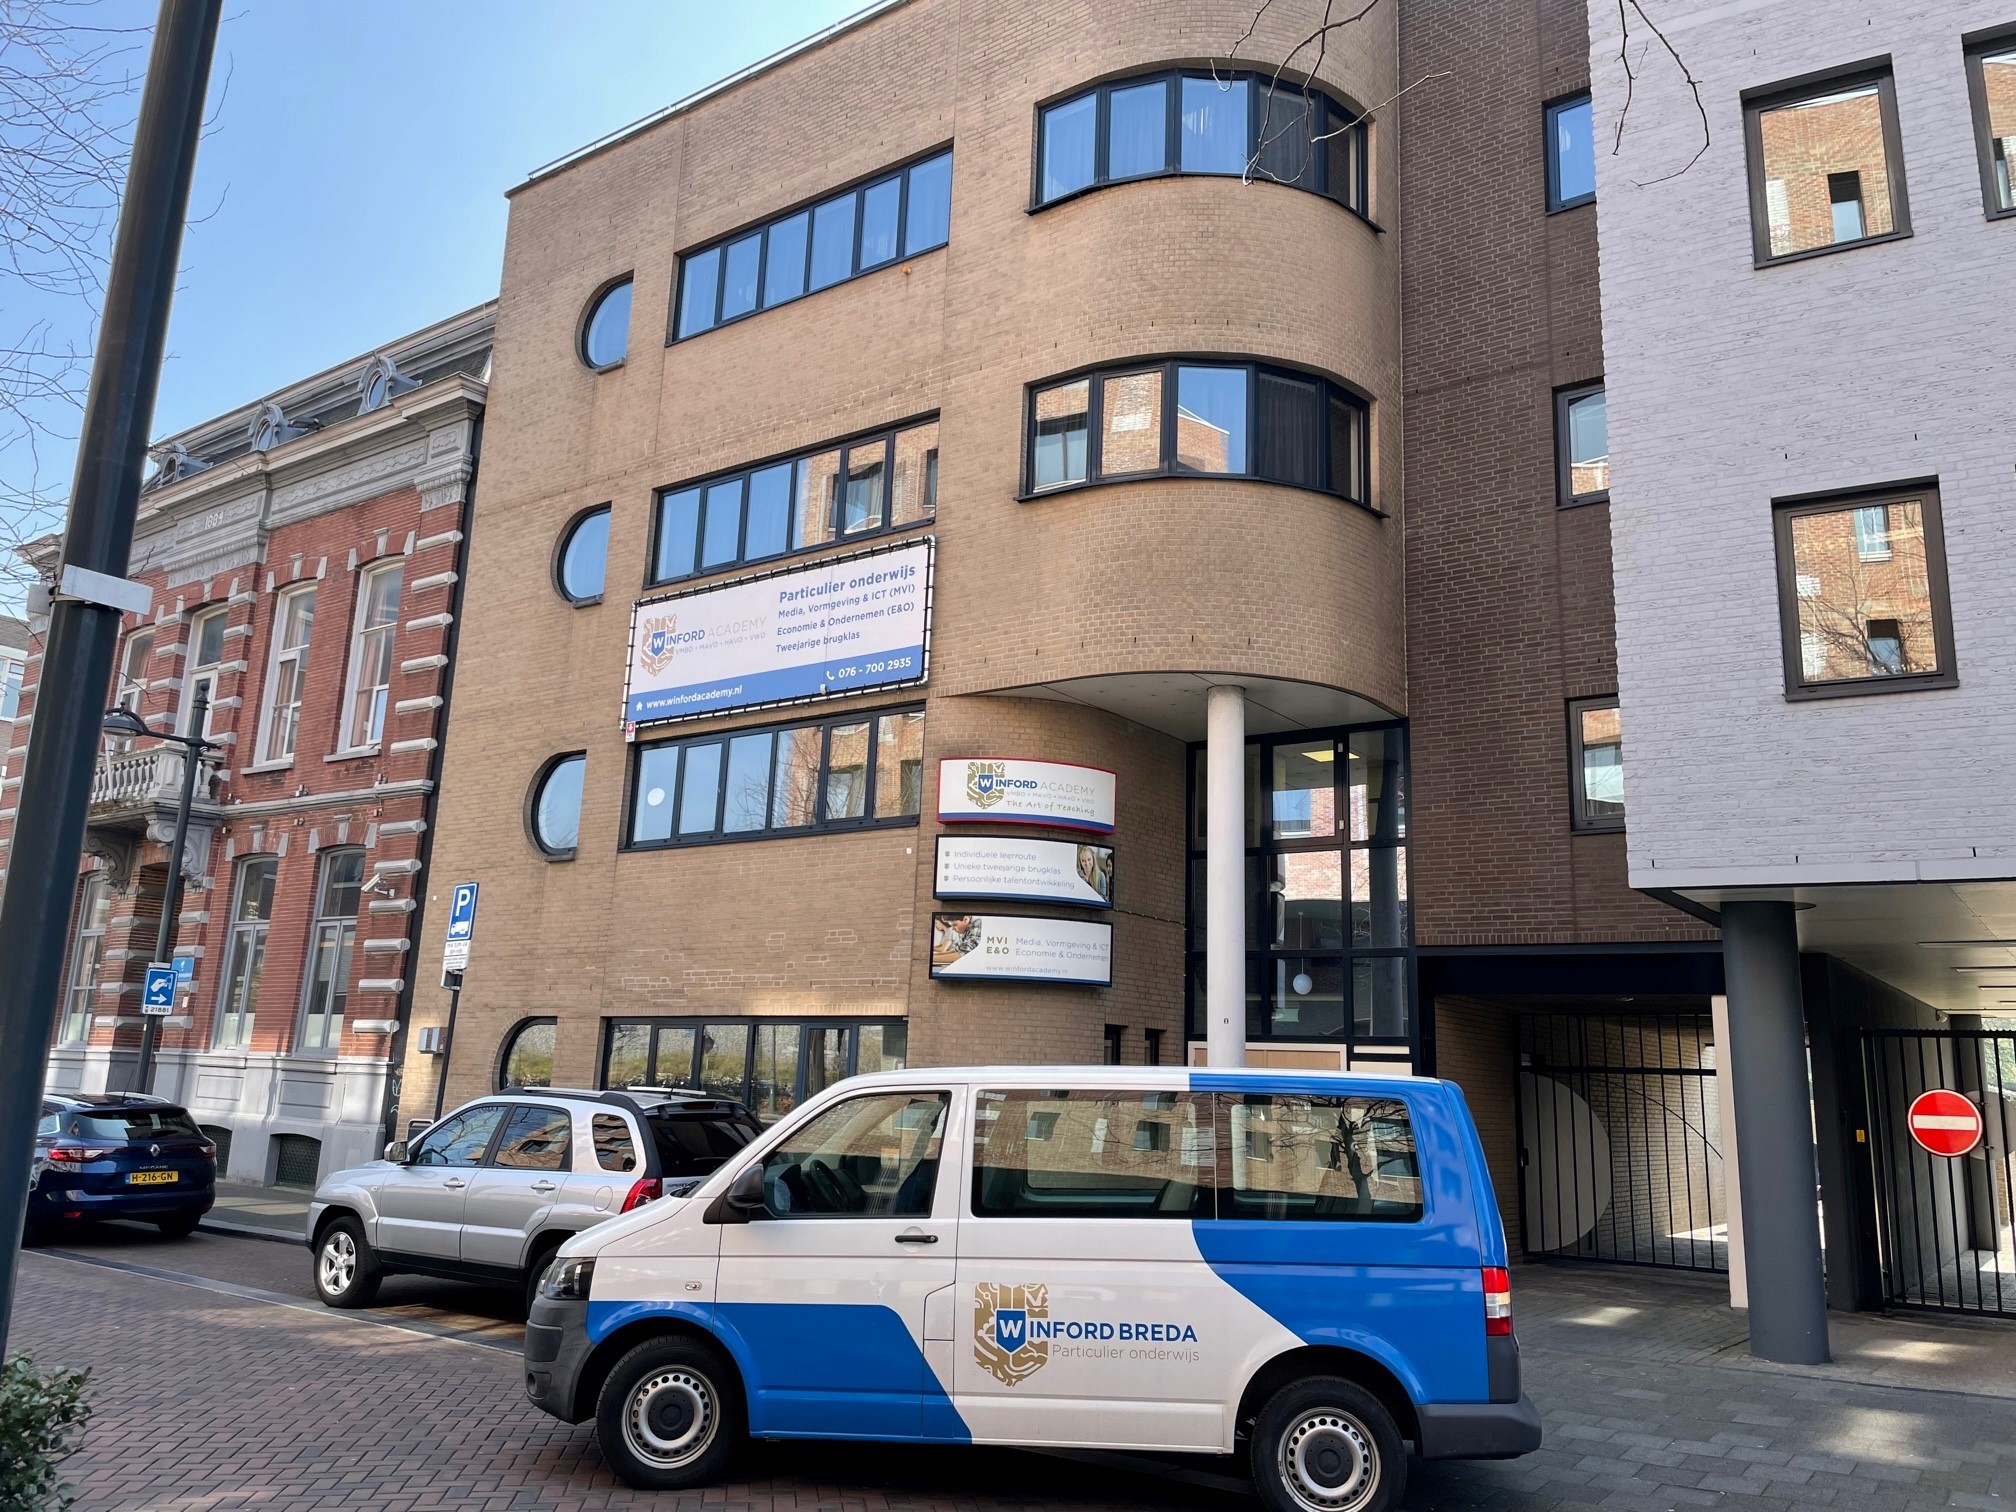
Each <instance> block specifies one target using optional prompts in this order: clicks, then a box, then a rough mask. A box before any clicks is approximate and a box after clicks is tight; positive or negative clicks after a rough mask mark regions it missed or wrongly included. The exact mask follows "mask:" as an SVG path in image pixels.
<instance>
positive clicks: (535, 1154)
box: [490, 1106, 574, 1171]
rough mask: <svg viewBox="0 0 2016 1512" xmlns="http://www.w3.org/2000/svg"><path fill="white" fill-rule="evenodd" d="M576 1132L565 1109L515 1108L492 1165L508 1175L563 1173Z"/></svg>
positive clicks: (506, 1121)
mask: <svg viewBox="0 0 2016 1512" xmlns="http://www.w3.org/2000/svg"><path fill="white" fill-rule="evenodd" d="M573 1132H574V1120H573V1117H572V1115H570V1114H569V1113H568V1112H567V1110H566V1109H565V1108H535V1107H531V1106H526V1107H519V1108H513V1109H512V1110H511V1116H510V1117H509V1118H507V1119H505V1120H504V1132H503V1133H502V1134H500V1135H499V1136H498V1137H497V1152H496V1154H494V1155H492V1156H491V1157H490V1163H491V1164H492V1165H493V1166H499V1167H501V1168H503V1169H504V1170H507V1171H564V1170H566V1169H567V1146H568V1145H569V1143H571V1137H572V1135H573Z"/></svg>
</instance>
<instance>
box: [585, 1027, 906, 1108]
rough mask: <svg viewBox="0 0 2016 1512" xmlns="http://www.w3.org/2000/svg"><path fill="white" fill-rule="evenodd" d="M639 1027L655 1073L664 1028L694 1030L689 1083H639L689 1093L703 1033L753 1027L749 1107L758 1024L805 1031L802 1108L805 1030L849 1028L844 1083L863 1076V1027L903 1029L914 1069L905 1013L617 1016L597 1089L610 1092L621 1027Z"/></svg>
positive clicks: (798, 1086)
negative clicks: (646, 1035)
mask: <svg viewBox="0 0 2016 1512" xmlns="http://www.w3.org/2000/svg"><path fill="white" fill-rule="evenodd" d="M636 1024H643V1025H646V1026H648V1027H649V1028H650V1030H651V1045H650V1049H649V1050H648V1051H647V1052H646V1054H647V1057H648V1059H649V1064H650V1069H651V1070H653V1071H656V1070H657V1069H658V1033H659V1031H660V1030H661V1029H675V1030H677V1029H689V1030H691V1031H693V1054H692V1057H691V1058H690V1059H689V1061H688V1062H687V1067H686V1069H687V1073H688V1075H687V1077H686V1079H685V1080H683V1081H680V1080H672V1081H666V1082H640V1083H636V1084H635V1085H639V1086H666V1087H686V1088H689V1089H692V1088H697V1087H698V1086H699V1085H700V1081H699V1077H698V1075H697V1072H698V1070H699V1066H700V1058H701V1056H702V1055H703V1054H704V1053H705V1051H704V1049H703V1044H704V1041H703V1040H702V1038H701V1031H702V1030H704V1029H707V1028H708V1027H710V1026H719V1025H724V1024H727V1025H742V1024H747V1025H749V1026H751V1027H750V1032H749V1033H748V1034H747V1035H746V1036H744V1043H743V1048H742V1090H741V1092H740V1093H739V1094H738V1097H739V1099H740V1101H741V1102H743V1103H744V1104H745V1105H749V1096H750V1092H751V1090H752V1089H751V1086H750V1081H751V1078H752V1077H754V1075H755V1072H756V1034H755V1026H757V1025H761V1024H775V1025H780V1026H789V1027H792V1028H795V1029H798V1030H799V1031H801V1032H800V1036H799V1040H798V1074H797V1077H796V1080H795V1081H794V1082H793V1084H792V1096H793V1097H794V1098H795V1099H796V1101H797V1102H799V1103H802V1102H804V1100H805V1096H806V1093H805V1083H806V1073H807V1071H808V1070H809V1067H808V1064H807V1059H806V1058H807V1056H808V1054H809V1053H810V1052H809V1044H810V1041H809V1040H808V1039H807V1037H806V1036H805V1035H804V1034H803V1032H802V1031H804V1030H806V1029H846V1030H848V1031H850V1032H849V1034H848V1036H847V1069H846V1071H845V1073H844V1075H843V1077H842V1078H840V1079H843V1080H844V1079H845V1077H847V1076H856V1075H859V1074H860V1072H859V1067H860V1064H861V1030H863V1029H864V1028H887V1027H888V1026H890V1025H892V1024H901V1025H903V1026H904V1030H905V1036H906V1038H905V1044H904V1055H903V1059H904V1064H905V1065H906V1066H907V1065H908V1064H909V1059H910V1055H909V1044H908V1038H907V1036H908V1030H909V1024H910V1020H909V1019H908V1018H907V1017H906V1016H904V1015H902V1014H870V1015H866V1016H861V1017H856V1016H853V1015H848V1014H811V1015H806V1016H798V1017H794V1016H792V1015H790V1014H734V1013H721V1014H691V1013H675V1014H612V1015H608V1016H606V1017H604V1018H603V1020H602V1044H601V1048H600V1050H599V1052H598V1053H597V1055H596V1059H595V1085H596V1086H598V1087H601V1088H605V1089H606V1088H608V1087H609V1053H610V1051H611V1050H612V1049H614V1048H615V1039H616V1031H617V1030H618V1029H619V1028H623V1027H627V1026H631V1025H636ZM615 1090H619V1091H620V1090H622V1089H620V1088H618V1089H615ZM752 1106H753V1105H752Z"/></svg>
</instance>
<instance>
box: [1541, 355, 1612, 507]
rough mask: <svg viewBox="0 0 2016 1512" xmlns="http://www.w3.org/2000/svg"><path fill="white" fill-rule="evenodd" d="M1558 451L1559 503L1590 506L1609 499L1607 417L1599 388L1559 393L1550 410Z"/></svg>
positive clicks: (1606, 406) (1585, 386) (1607, 410)
mask: <svg viewBox="0 0 2016 1512" xmlns="http://www.w3.org/2000/svg"><path fill="white" fill-rule="evenodd" d="M1554 428H1555V435H1554V444H1555V445H1556V446H1557V447H1558V448H1559V449H1560V458H1559V469H1560V490H1561V491H1560V502H1561V503H1563V504H1593V503H1595V502H1597V501H1598V500H1601V499H1607V498H1608V497H1609V496H1610V413H1609V408H1608V404H1607V402H1606V400H1605V398H1604V393H1603V385H1602V384H1600V383H1592V384H1584V385H1582V386H1581V387H1578V388H1572V389H1563V390H1561V391H1560V393H1559V394H1558V395H1557V396H1556V400H1555V408H1554Z"/></svg>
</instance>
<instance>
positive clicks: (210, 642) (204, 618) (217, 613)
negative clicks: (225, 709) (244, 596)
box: [175, 604, 231, 736]
mask: <svg viewBox="0 0 2016 1512" xmlns="http://www.w3.org/2000/svg"><path fill="white" fill-rule="evenodd" d="M230 612H231V611H230V610H229V609H228V608H227V607H225V606H224V605H222V604H219V605H218V606H217V607H216V608H214V609H205V610H202V611H200V612H199V613H198V614H197V615H196V617H195V618H194V619H192V620H190V622H189V639H188V642H187V643H186V648H185V650H184V652H183V662H182V708H181V712H180V713H179V714H178V715H177V716H176V719H175V727H176V728H177V729H178V730H180V731H181V732H182V733H183V734H184V735H187V734H189V733H190V729H189V721H190V720H191V719H192V718H194V717H195V707H196V693H197V690H198V689H201V690H202V693H203V700H204V703H205V704H206V706H207V707H206V709H205V712H204V715H203V728H202V729H201V730H200V731H198V732H196V733H198V734H202V735H205V736H208V735H211V734H214V733H215V732H216V729H217V683H218V680H219V679H220V678H222V677H223V675H224V625H225V620H226V619H227V617H228V616H229V614H230Z"/></svg>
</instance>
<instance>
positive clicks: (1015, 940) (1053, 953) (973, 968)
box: [931, 913, 1113, 987]
mask: <svg viewBox="0 0 2016 1512" xmlns="http://www.w3.org/2000/svg"><path fill="white" fill-rule="evenodd" d="M931 975H932V976H934V977H938V978H940V979H942V980H946V981H976V982H1062V983H1072V984H1075V985H1077V986H1081V987H1111V986H1112V985H1113V926H1112V925H1111V924H1095V923H1092V922H1090V921H1089V920H1085V919H1047V918H1028V917H1024V916H1022V915H1019V914H1015V915H1011V914H953V913H934V914H933V915H931Z"/></svg>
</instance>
